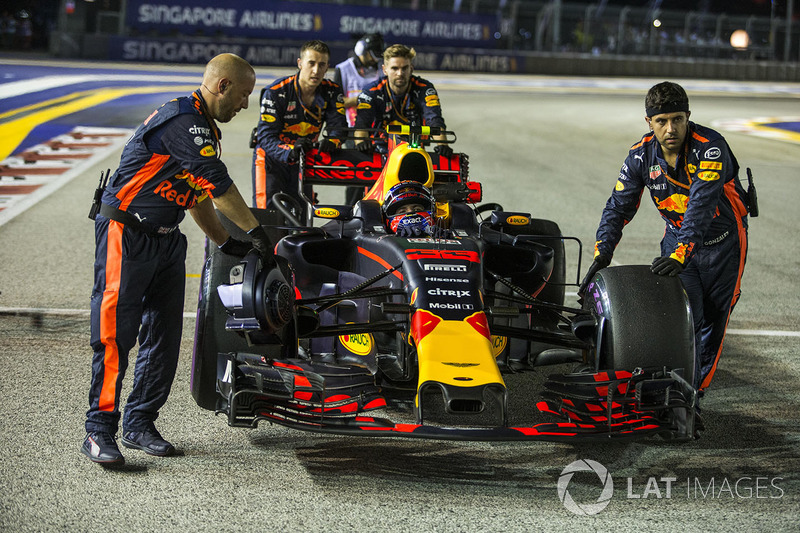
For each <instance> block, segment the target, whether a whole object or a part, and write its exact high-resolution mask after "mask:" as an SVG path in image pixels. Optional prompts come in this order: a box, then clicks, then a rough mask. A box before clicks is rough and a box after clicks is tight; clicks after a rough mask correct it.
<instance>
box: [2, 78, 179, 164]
mask: <svg viewBox="0 0 800 533" xmlns="http://www.w3.org/2000/svg"><path fill="white" fill-rule="evenodd" d="M193 88H194V86H193V85H191V86H190V85H175V86H152V87H119V88H113V89H111V88H108V89H96V90H90V91H82V92H76V93H72V94H69V95H66V96H60V97H58V98H53V99H52V100H46V101H44V102H40V103H37V104H32V105H29V106H25V107H21V108H19V109H17V110H14V111H8V112H6V113H3V114H2V115H0V120H3V119H5V118H8V117H11V116H14V115H19V114H20V113H23V114H25V115H24V116H21V117H19V118H16V119H11V120H8V121H5V122H2V123H0V161H2V160H4V159H5V158H7V157H8V156H9V155H11V154H12V153H13V152H14V150H15V149H16V148H17V146H19V145H20V143H22V141H24V140H25V138H26V137H27V136H28V135H29V134H30V132H31V131H33V129H34V128H35V127H36V126H39V125H40V124H44V123H46V122H49V121H51V120H55V119H57V118H59V117H63V116H65V115H69V114H70V113H76V112H78V111H83V110H84V109H88V108H91V107H94V106H98V105H100V104H104V103H106V102H109V101H111V100H116V99H117V98H122V97H123V96H128V95H132V94H153V93H170V92H187V91H191V90H192V89H193ZM26 113H27V114H26Z"/></svg>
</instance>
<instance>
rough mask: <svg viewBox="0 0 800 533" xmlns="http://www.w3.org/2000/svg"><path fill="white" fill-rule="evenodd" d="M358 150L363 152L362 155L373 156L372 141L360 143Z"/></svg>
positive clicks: (357, 146)
mask: <svg viewBox="0 0 800 533" xmlns="http://www.w3.org/2000/svg"><path fill="white" fill-rule="evenodd" d="M356 150H358V151H359V152H361V153H362V154H371V153H372V150H373V146H372V141H370V140H369V139H367V140H365V141H363V142H360V143H358V144H357V145H356Z"/></svg>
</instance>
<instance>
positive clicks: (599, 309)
mask: <svg viewBox="0 0 800 533" xmlns="http://www.w3.org/2000/svg"><path fill="white" fill-rule="evenodd" d="M584 300H585V303H584V308H586V309H589V310H592V311H593V312H594V314H595V315H596V316H597V317H598V322H599V324H600V330H599V334H598V338H599V341H598V346H597V348H596V359H595V361H596V368H597V370H629V371H630V370H634V369H636V368H652V367H668V368H670V369H672V370H676V369H683V378H684V379H685V380H686V381H688V382H689V383H692V384H693V383H694V375H695V355H694V327H693V325H692V314H691V311H690V308H689V300H688V298H687V296H686V291H685V290H684V288H683V284H682V283H681V280H680V278H678V277H668V276H657V275H655V274H653V273H652V272H650V267H649V266H647V265H630V266H619V267H609V268H605V269H603V270H601V271H600V272H598V273H597V275H596V276H595V278H594V280H593V281H592V283H591V284H590V285H589V287H588V289H587V291H586V296H585V298H584Z"/></svg>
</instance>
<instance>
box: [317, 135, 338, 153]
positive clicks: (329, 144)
mask: <svg viewBox="0 0 800 533" xmlns="http://www.w3.org/2000/svg"><path fill="white" fill-rule="evenodd" d="M334 150H336V143H334V142H333V141H332V140H330V139H322V140H321V141H320V142H319V151H320V152H322V153H323V154H329V153H331V152H333V151H334Z"/></svg>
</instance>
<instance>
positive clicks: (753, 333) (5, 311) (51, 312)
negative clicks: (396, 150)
mask: <svg viewBox="0 0 800 533" xmlns="http://www.w3.org/2000/svg"><path fill="white" fill-rule="evenodd" d="M90 314H91V311H90V310H89V309H57V308H52V307H42V308H40V307H0V315H20V316H80V317H84V316H85V317H88V316H89V315H90ZM183 318H197V313H196V312H189V311H185V312H184V313H183ZM726 333H727V334H729V335H741V336H745V337H800V331H781V330H770V329H734V328H728V330H727V331H726Z"/></svg>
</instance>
